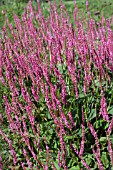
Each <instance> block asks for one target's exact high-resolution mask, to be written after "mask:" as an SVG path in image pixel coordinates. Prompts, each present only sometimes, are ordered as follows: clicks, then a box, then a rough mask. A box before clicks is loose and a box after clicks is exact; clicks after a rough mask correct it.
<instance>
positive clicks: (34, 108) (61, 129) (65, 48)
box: [0, 1, 113, 170]
mask: <svg viewBox="0 0 113 170" xmlns="http://www.w3.org/2000/svg"><path fill="white" fill-rule="evenodd" d="M86 8H87V10H88V3H87V4H86ZM49 10H50V11H49V16H48V18H45V17H44V16H43V13H42V10H41V8H40V3H39V2H38V10H37V9H36V7H33V6H32V2H31V1H30V2H29V5H28V7H27V8H26V9H25V10H24V13H23V15H22V18H21V20H20V19H19V18H18V16H17V15H16V14H15V15H14V21H15V27H13V26H12V24H11V23H10V22H9V21H8V19H7V20H6V22H5V25H4V28H3V30H2V39H1V40H0V81H1V83H2V90H1V93H2V94H3V107H4V108H5V114H3V113H1V114H0V135H1V136H2V140H3V141H5V142H6V146H5V145H4V147H5V148H6V149H7V151H6V152H4V148H3V150H2V154H1V156H0V169H1V170H2V169H13V168H17V169H24V170H35V169H36V170H37V169H39V170H41V169H42V170H51V169H53V170H77V169H78V170H79V169H82V168H83V169H87V170H90V169H92V170H94V169H95V170H96V169H100V170H104V169H108V168H111V167H112V166H113V137H112V135H111V134H112V127H113V32H112V30H111V28H110V21H109V20H106V19H105V18H104V16H103V17H102V20H101V22H99V23H95V21H94V20H93V19H92V18H91V17H90V13H88V19H85V20H81V19H80V18H79V16H78V8H77V5H76V4H75V8H74V11H73V17H74V24H72V23H71V22H70V18H69V15H68V13H67V11H66V8H65V6H64V5H63V4H62V3H61V6H60V13H59V12H58V10H57V5H56V3H54V4H51V3H50V9H49ZM4 126H5V127H6V129H4ZM7 153H8V154H7ZM9 155H11V156H9ZM9 157H10V159H8V158H9ZM7 160H8V161H7Z"/></svg>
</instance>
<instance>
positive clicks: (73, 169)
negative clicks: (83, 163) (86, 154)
mask: <svg viewBox="0 0 113 170" xmlns="http://www.w3.org/2000/svg"><path fill="white" fill-rule="evenodd" d="M75 169H76V170H80V167H79V166H78V165H77V166H73V167H72V168H70V169H69V170H75Z"/></svg>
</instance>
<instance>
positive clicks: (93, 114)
mask: <svg viewBox="0 0 113 170" xmlns="http://www.w3.org/2000/svg"><path fill="white" fill-rule="evenodd" d="M95 117H96V109H92V111H91V113H90V115H89V117H88V120H89V121H90V120H92V119H93V118H95Z"/></svg>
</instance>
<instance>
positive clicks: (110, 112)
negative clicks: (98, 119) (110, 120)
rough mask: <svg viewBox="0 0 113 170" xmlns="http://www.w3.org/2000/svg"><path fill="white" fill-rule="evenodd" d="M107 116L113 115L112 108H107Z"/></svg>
mask: <svg viewBox="0 0 113 170" xmlns="http://www.w3.org/2000/svg"><path fill="white" fill-rule="evenodd" d="M108 114H111V115H113V106H112V107H110V108H109V111H108Z"/></svg>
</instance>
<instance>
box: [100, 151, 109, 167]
mask: <svg viewBox="0 0 113 170" xmlns="http://www.w3.org/2000/svg"><path fill="white" fill-rule="evenodd" d="M101 160H102V163H103V165H104V166H105V168H108V165H109V161H108V159H107V154H106V152H102V157H101Z"/></svg>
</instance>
